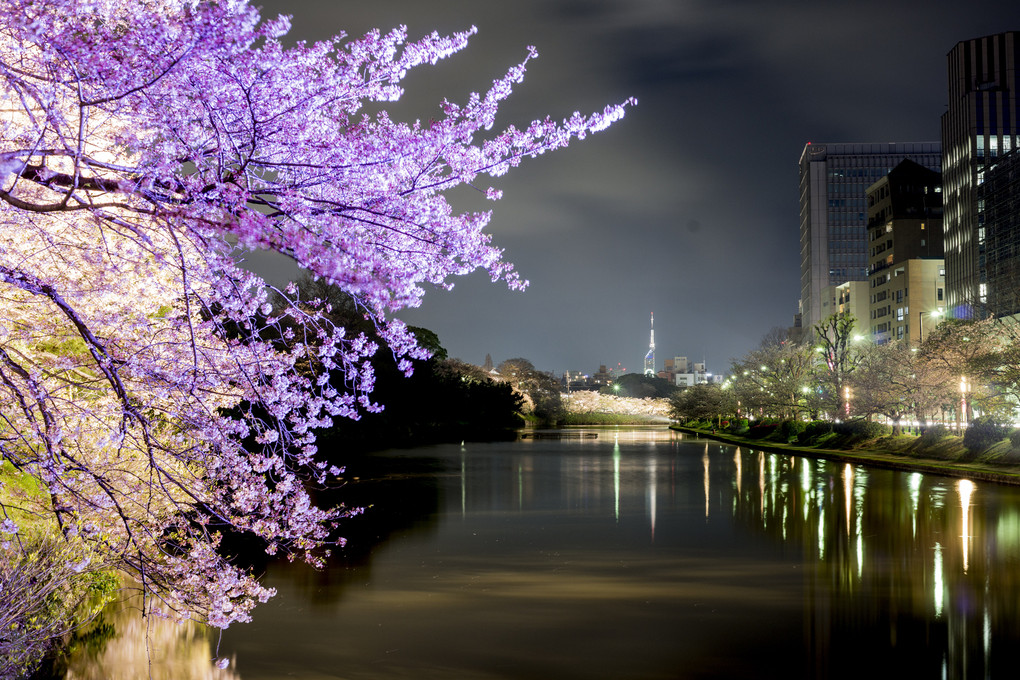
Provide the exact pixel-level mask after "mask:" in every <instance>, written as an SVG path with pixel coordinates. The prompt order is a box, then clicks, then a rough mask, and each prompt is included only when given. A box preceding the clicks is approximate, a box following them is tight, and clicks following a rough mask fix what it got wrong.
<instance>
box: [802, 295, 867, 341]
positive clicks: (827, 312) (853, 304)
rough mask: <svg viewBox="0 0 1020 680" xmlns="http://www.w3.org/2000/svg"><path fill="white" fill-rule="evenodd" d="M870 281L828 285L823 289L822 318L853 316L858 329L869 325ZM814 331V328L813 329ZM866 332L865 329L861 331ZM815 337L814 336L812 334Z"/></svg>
mask: <svg viewBox="0 0 1020 680" xmlns="http://www.w3.org/2000/svg"><path fill="white" fill-rule="evenodd" d="M869 309H870V308H869V307H868V282H867V281H844V282H843V283H841V284H839V285H837V286H826V287H825V288H823V289H822V318H821V319H820V321H821V320H824V319H826V318H828V317H829V316H832V315H833V314H835V315H836V316H852V317H853V318H855V319H856V320H857V328H858V329H866V328H867V327H868V313H869ZM811 332H812V333H814V329H813V328H812V329H811ZM861 332H864V331H861ZM810 337H811V338H812V339H814V336H813V335H812V336H810Z"/></svg>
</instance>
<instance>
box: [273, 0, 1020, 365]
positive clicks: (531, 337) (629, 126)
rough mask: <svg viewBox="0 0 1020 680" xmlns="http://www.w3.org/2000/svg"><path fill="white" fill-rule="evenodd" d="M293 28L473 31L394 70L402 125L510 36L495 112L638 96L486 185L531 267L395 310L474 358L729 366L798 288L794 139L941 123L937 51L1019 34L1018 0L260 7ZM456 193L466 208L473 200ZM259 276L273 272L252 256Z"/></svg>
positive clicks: (502, 239) (918, 135)
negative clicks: (514, 85)
mask: <svg viewBox="0 0 1020 680" xmlns="http://www.w3.org/2000/svg"><path fill="white" fill-rule="evenodd" d="M263 4H264V6H265V7H266V8H267V11H268V12H270V13H273V14H275V13H278V12H285V13H291V14H294V15H295V19H294V34H295V36H297V37H299V38H307V39H315V38H323V37H326V36H327V35H329V34H331V33H335V32H336V31H338V30H341V29H345V30H348V32H350V33H352V34H355V35H357V34H360V33H363V32H364V31H366V30H368V29H370V28H373V27H380V28H389V27H392V26H396V25H399V24H406V25H407V26H408V27H409V31H410V33H411V34H412V36H420V35H423V34H425V33H428V32H431V31H432V30H439V31H440V32H450V31H455V30H462V29H464V28H466V27H468V26H470V25H472V24H474V25H477V26H478V28H479V34H478V35H477V36H476V37H475V38H474V40H473V42H472V45H471V46H470V47H469V48H468V49H467V50H466V51H465V52H463V53H461V54H460V55H456V56H454V57H452V58H451V59H450V60H448V61H447V62H444V63H441V64H440V65H438V66H437V67H435V68H425V69H422V70H420V71H419V72H416V73H412V74H410V75H409V77H408V79H407V81H406V85H407V95H406V98H405V99H406V101H403V102H401V103H399V104H398V105H397V106H395V107H394V108H393V110H394V112H395V115H397V116H398V117H403V118H415V117H427V116H429V115H435V114H436V111H437V106H438V103H439V102H440V101H441V99H442V98H443V97H447V96H449V97H451V98H454V99H457V98H461V99H462V98H464V97H466V96H467V93H469V92H471V91H478V90H484V89H486V88H487V86H488V84H489V83H491V81H492V79H493V78H496V77H498V76H499V75H501V74H502V73H503V72H504V71H505V69H506V68H507V67H508V66H510V65H512V64H514V63H516V62H517V61H519V60H520V59H521V58H522V57H523V56H524V53H525V48H526V46H527V45H532V44H533V45H536V46H537V47H538V49H539V52H540V53H541V58H540V59H538V60H537V61H535V62H534V63H533V64H532V65H531V66H530V67H529V73H528V76H527V78H526V79H525V82H524V83H523V84H522V85H521V86H520V87H519V88H518V90H517V92H516V93H515V96H514V97H513V98H512V99H511V100H510V101H509V102H508V103H507V106H506V107H505V110H504V113H503V116H502V119H501V122H502V123H504V124H505V123H510V122H513V123H516V124H521V123H527V122H528V121H530V120H531V119H533V118H536V117H540V116H544V115H546V114H550V115H553V116H554V117H564V116H567V115H569V114H570V113H572V112H573V111H574V110H581V111H591V110H596V109H601V108H602V107H603V106H604V105H605V104H607V103H609V102H614V101H619V100H620V99H622V98H623V97H626V96H630V95H634V96H637V97H638V98H639V100H640V103H639V106H638V107H637V108H635V109H633V110H631V111H630V112H629V113H628V115H627V117H626V119H624V120H623V121H622V122H621V123H619V124H618V125H616V126H614V127H613V128H610V129H609V130H608V131H606V132H605V133H600V134H598V135H594V136H592V137H590V138H588V139H587V140H585V141H584V142H582V143H581V144H579V145H577V146H574V147H571V148H569V149H567V150H565V151H561V152H557V153H555V154H551V155H547V156H543V157H542V158H539V159H537V160H535V161H531V162H527V163H525V164H523V165H522V166H521V168H519V169H518V170H517V171H516V172H514V173H512V174H511V175H509V176H507V177H506V178H501V179H500V180H499V181H497V182H494V184H496V185H497V186H499V188H502V189H503V190H504V199H503V200H502V201H501V202H499V203H498V204H496V205H495V206H492V205H491V204H489V205H488V206H486V207H494V209H495V214H494V217H493V220H492V223H491V231H492V232H493V234H494V241H495V242H496V243H497V244H499V245H501V246H502V247H504V248H505V249H506V253H507V257H508V259H510V260H511V261H513V262H514V263H515V264H516V265H517V267H518V269H519V270H520V271H521V272H522V273H523V275H524V276H525V277H527V278H529V279H530V280H531V282H532V285H531V287H530V288H529V290H528V291H526V292H524V293H511V292H508V291H506V290H505V288H504V287H501V286H500V285H499V284H495V285H493V284H491V283H489V281H488V279H487V278H486V277H484V276H479V275H472V276H469V277H465V278H463V279H461V280H459V281H457V282H456V284H457V285H456V287H455V289H454V290H453V291H452V292H450V293H445V292H442V291H437V292H435V293H433V294H431V295H429V296H428V297H427V299H426V300H425V302H424V304H423V306H422V308H421V309H418V310H410V311H409V312H408V313H407V314H406V315H405V318H407V319H408V321H409V322H412V323H414V324H417V325H422V326H425V327H428V328H431V329H433V330H435V331H436V332H437V333H438V334H439V336H440V339H441V341H442V342H443V344H444V345H445V346H446V347H447V348H448V349H449V351H450V353H451V354H452V355H454V356H460V357H462V358H463V359H465V360H468V361H473V362H476V363H481V362H482V361H483V360H484V358H485V354H486V353H491V354H492V356H493V358H494V359H495V360H496V361H499V360H501V359H505V358H508V357H513V356H525V357H528V358H530V359H531V360H532V361H533V362H534V363H535V365H536V366H538V367H540V368H543V369H546V370H555V371H563V370H566V369H568V368H569V369H580V370H594V369H596V368H597V367H598V365H599V364H600V363H604V364H610V365H616V364H617V363H622V364H623V365H624V366H627V367H628V368H631V369H632V370H639V369H640V368H641V363H642V357H643V356H644V352H645V350H646V349H647V343H648V315H649V312H653V311H654V312H655V317H656V345H657V355H658V356H659V357H660V365H661V358H662V357H665V356H673V355H686V356H690V357H696V358H699V359H700V358H702V357H703V358H705V359H706V360H707V361H708V363H709V370H711V371H713V372H724V371H725V370H726V369H727V368H728V365H729V363H728V362H729V359H730V358H732V357H736V356H740V355H742V354H744V353H745V352H746V351H747V350H749V349H750V348H752V347H753V346H755V345H757V344H758V342H759V340H760V338H761V337H762V335H763V334H764V333H766V332H767V331H768V330H769V329H770V328H772V327H774V326H785V325H788V324H790V323H791V321H792V318H793V314H794V313H795V312H796V304H797V296H798V291H799V276H800V272H799V258H800V253H799V241H798V223H799V218H798V214H799V209H798V179H797V161H798V159H799V156H800V151H801V149H802V147H803V145H804V143H805V142H807V141H900V142H906V141H927V140H937V139H938V136H939V116H940V115H941V113H942V111H943V110H944V106H945V97H946V83H945V73H944V70H945V55H946V53H947V52H948V51H949V50H950V49H951V48H952V46H953V45H954V44H955V43H956V42H957V41H959V40H965V39H968V38H971V37H975V36H978V35H985V34H989V33H995V32H999V31H1004V30H1011V29H1020V3H1015V2H1004V1H1002V2H982V1H980V0H979V1H978V2H970V3H960V2H955V1H954V2H949V1H948V0H932V1H929V2H916V1H899V2H897V1H896V0H883V1H879V0H858V1H856V2H852V3H835V2H817V1H816V0H814V1H808V0H775V1H773V0H770V1H769V2H761V1H760V0H727V1H726V2H719V1H718V0H516V1H515V2H513V3H497V2H485V3H483V2H478V1H477V0H475V1H474V2H471V1H469V0H442V1H441V2H440V1H439V0H376V1H375V2H371V3H366V2H357V3H355V2H346V1H334V0H301V1H300V2H294V1H293V0H288V1H286V2H284V0H275V1H274V2H265V3H263ZM461 198H462V197H461V196H459V195H458V196H457V197H456V201H457V202H458V204H459V205H461V206H463V207H465V209H475V208H476V207H477V206H475V205H474V204H473V203H471V200H472V199H471V198H470V197H463V198H464V201H463V202H461ZM260 266H261V267H263V268H265V269H267V270H268V269H272V268H274V267H275V265H266V264H264V263H263V264H260Z"/></svg>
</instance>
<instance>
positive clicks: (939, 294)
mask: <svg viewBox="0 0 1020 680" xmlns="http://www.w3.org/2000/svg"><path fill="white" fill-rule="evenodd" d="M938 299H939V302H942V289H941V288H939V289H938Z"/></svg>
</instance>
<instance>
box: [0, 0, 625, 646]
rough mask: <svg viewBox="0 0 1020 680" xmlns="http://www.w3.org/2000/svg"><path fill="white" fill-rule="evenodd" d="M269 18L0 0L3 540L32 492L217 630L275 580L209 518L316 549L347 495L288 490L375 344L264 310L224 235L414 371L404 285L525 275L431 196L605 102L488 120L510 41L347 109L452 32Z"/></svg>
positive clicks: (342, 412)
mask: <svg viewBox="0 0 1020 680" xmlns="http://www.w3.org/2000/svg"><path fill="white" fill-rule="evenodd" d="M288 23H289V22H288V21H287V19H285V18H278V19H275V20H272V21H268V22H265V23H261V22H260V19H259V16H258V13H257V11H256V10H255V9H253V8H251V7H248V5H247V3H246V2H244V0H221V1H219V2H197V1H194V0H131V1H130V2H128V1H126V0H91V1H88V0H8V1H7V2H5V3H4V6H3V8H2V9H0V92H2V94H0V97H2V101H0V455H2V457H3V461H4V465H5V468H4V470H5V471H6V472H7V473H11V474H14V473H17V474H22V475H28V476H30V477H32V478H34V479H35V480H37V483H38V485H39V486H38V488H37V489H35V490H34V491H33V492H31V493H29V492H25V493H24V494H23V497H19V498H17V499H16V500H11V499H12V498H14V496H13V495H12V494H13V492H10V493H7V494H6V495H3V496H0V498H4V499H6V500H5V502H4V503H3V506H2V507H0V511H2V513H3V516H2V517H0V522H2V525H0V530H2V531H3V532H4V533H3V536H4V537H5V541H4V546H5V547H4V550H5V551H6V552H5V553H4V554H3V555H4V558H5V559H13V557H14V556H15V554H16V552H17V551H18V550H19V549H20V548H19V545H20V544H19V543H18V538H19V537H22V538H24V537H25V531H24V530H23V528H24V527H25V526H26V525H27V520H26V518H27V517H30V516H33V515H41V514H48V515H50V516H52V517H53V519H54V520H55V523H56V525H57V526H58V527H59V531H60V533H61V534H62V536H63V540H64V541H65V542H66V543H67V544H68V545H70V546H73V548H74V550H73V554H74V559H75V562H74V564H73V565H71V566H73V567H74V568H75V569H86V568H95V567H96V566H106V565H109V566H114V567H118V568H122V569H126V570H128V571H129V572H131V573H133V574H134V575H136V576H137V577H138V579H139V580H140V582H141V583H142V585H143V587H144V589H145V592H146V593H148V594H149V596H150V597H154V598H155V600H153V601H154V602H157V603H158V607H157V609H159V610H161V612H162V613H164V614H165V615H168V616H172V617H175V616H182V617H183V616H188V617H198V618H203V619H205V620H207V621H208V622H209V623H211V624H213V625H216V626H221V627H225V626H227V625H229V624H230V623H231V622H232V621H238V620H246V619H247V618H248V615H249V612H250V610H251V608H252V607H253V606H254V605H255V604H256V603H257V602H258V601H263V600H265V599H266V598H267V597H269V596H270V595H271V594H272V593H271V592H270V591H269V590H267V589H265V588H263V587H262V586H260V585H259V584H258V582H257V581H256V580H255V579H254V578H253V577H252V576H251V575H249V574H248V573H246V572H245V571H243V570H241V569H238V568H237V567H235V566H234V565H232V564H231V563H230V562H229V561H227V560H225V559H224V558H223V557H222V556H221V555H220V554H219V553H218V552H217V546H218V544H219V542H220V540H221V538H220V537H221V532H223V531H226V530H229V531H241V532H250V533H252V534H254V535H256V536H259V537H261V538H263V539H264V540H265V541H266V542H267V545H268V551H269V552H270V553H274V552H280V553H282V554H286V555H289V556H291V557H292V558H301V559H307V560H310V561H312V562H316V561H317V560H319V559H321V557H322V555H323V552H322V549H323V548H324V546H328V545H329V544H330V543H331V542H333V541H334V540H335V539H333V538H332V537H333V536H334V534H333V531H334V528H335V526H336V524H337V522H338V521H340V520H342V519H343V518H344V517H346V516H348V515H349V514H350V513H351V512H355V511H356V510H354V509H350V508H344V507H338V508H321V509H320V508H317V507H315V506H314V505H313V504H312V503H311V502H310V499H309V496H308V494H307V492H306V488H305V484H304V482H305V481H306V479H311V480H312V481H314V482H318V483H327V482H328V481H329V480H330V479H331V478H332V477H333V476H334V475H336V474H338V473H339V472H340V470H339V469H338V468H336V467H333V466H331V465H329V464H327V463H325V462H323V461H322V460H321V458H320V457H319V456H318V455H317V451H316V447H315V434H314V432H315V430H316V429H317V428H321V427H324V426H327V425H329V423H330V422H331V421H332V419H333V418H335V417H354V418H356V417H358V415H359V414H361V413H364V412H366V411H374V410H378V409H379V408H380V406H378V405H377V404H375V403H373V401H372V399H371V396H370V393H371V390H372V384H373V373H372V368H371V365H370V364H369V363H368V359H369V357H371V356H372V355H373V353H375V352H376V350H377V347H376V345H375V344H374V343H373V342H371V341H369V340H368V339H367V338H366V337H365V336H363V335H357V334H354V333H348V332H346V331H345V329H344V328H340V327H337V326H336V325H334V324H332V323H331V322H330V321H329V315H328V309H327V308H326V306H325V304H319V303H317V302H316V301H314V300H298V299H297V292H296V289H294V288H291V289H289V290H285V291H279V292H280V293H281V295H282V299H283V300H284V304H283V305H282V306H276V307H274V306H273V305H272V304H270V299H271V298H270V296H269V290H268V287H267V286H266V284H265V283H264V282H263V281H262V280H261V279H260V278H259V277H257V276H255V275H253V274H251V273H248V272H245V271H243V270H241V269H239V268H238V266H237V265H236V257H237V254H238V252H241V251H243V250H246V249H248V250H254V249H265V250H272V251H277V252H279V253H283V254H284V255H286V256H289V257H290V258H292V259H293V260H294V261H295V262H296V263H297V264H298V265H300V266H301V267H303V268H305V269H307V270H308V271H310V272H311V273H312V274H313V275H315V276H318V277H321V278H322V279H324V280H325V281H327V282H329V283H331V284H335V285H337V286H339V287H340V288H341V289H342V290H343V291H344V292H345V293H347V294H348V295H349V296H351V298H352V299H353V300H355V302H356V304H357V305H358V306H359V307H360V309H361V311H362V313H363V314H364V315H365V317H366V318H367V319H368V320H369V321H370V322H371V323H372V324H373V325H374V326H375V327H376V329H377V330H376V332H377V335H378V336H379V337H380V338H382V340H383V341H384V342H385V343H386V345H387V346H388V348H389V349H390V350H391V351H392V352H393V353H394V355H395V356H396V357H397V358H398V360H399V361H400V363H401V367H402V369H403V370H405V371H409V370H410V365H411V364H410V360H411V359H414V358H423V357H424V356H425V355H426V352H425V351H424V350H421V349H419V348H417V347H416V345H415V342H414V338H413V336H412V335H411V334H410V333H408V331H407V329H406V327H405V326H404V325H403V324H402V323H400V322H399V321H397V320H394V319H393V318H392V316H391V315H392V314H393V313H394V312H397V311H398V310H400V309H402V308H406V307H408V306H415V305H417V304H418V303H419V301H420V299H421V296H422V294H423V291H424V288H423V286H424V284H433V285H436V286H440V287H448V286H449V285H450V284H449V278H450V277H451V276H454V275H461V274H465V273H468V272H470V271H473V270H475V269H478V268H482V269H484V270H486V271H487V272H488V273H489V274H490V275H491V278H492V279H493V280H494V281H495V280H503V281H505V282H506V283H507V284H508V285H509V286H510V287H511V288H520V287H522V286H523V285H525V282H524V281H522V280H520V279H519V278H518V276H517V274H516V273H515V272H514V271H513V269H512V267H511V266H510V265H509V264H508V263H506V262H505V261H504V260H503V259H502V256H501V251H500V250H499V249H498V248H496V247H494V246H492V245H491V243H490V237H489V235H488V234H486V233H485V232H484V231H483V229H484V227H485V226H486V224H487V222H488V219H489V213H488V212H480V213H459V212H457V211H456V210H454V209H453V207H452V206H451V205H449V203H448V202H447V201H446V199H445V198H444V192H446V191H447V190H448V189H451V188H452V187H455V186H458V185H462V184H472V185H473V183H474V182H475V181H476V180H478V179H479V178H480V176H483V175H489V176H499V175H501V174H503V173H505V172H506V171H507V170H509V169H510V168H512V167H514V166H516V165H517V164H518V163H519V162H520V161H521V160H522V159H523V158H525V157H528V156H534V155H536V154H540V153H543V152H545V151H547V150H551V149H555V148H559V147H562V146H565V145H566V144H567V143H568V142H569V141H570V140H571V139H572V138H582V137H584V136H585V135H586V134H588V133H590V132H594V131H598V130H601V129H603V128H605V127H606V126H608V125H609V124H611V123H612V122H613V121H615V120H617V119H619V118H620V117H621V116H622V115H623V106H622V105H621V106H612V107H608V108H607V109H606V110H605V111H603V112H601V113H597V114H594V115H592V116H590V117H584V116H581V115H579V114H575V115H574V116H573V117H571V118H570V119H569V120H566V121H563V122H562V123H556V122H553V121H550V120H540V121H536V122H534V123H532V124H531V125H529V126H528V127H527V128H525V129H516V128H513V127H511V128H508V129H507V130H505V131H503V132H501V133H487V131H488V130H489V129H490V128H491V127H492V126H493V123H494V119H495V115H496V111H497V107H498V105H499V104H500V102H501V101H503V100H504V99H505V98H506V97H507V96H508V95H509V94H510V92H511V89H512V86H513V85H514V84H515V83H517V82H519V81H520V80H521V78H522V77H523V75H524V70H525V64H524V63H522V64H520V65H519V66H516V67H514V68H512V69H510V71H509V72H508V73H507V74H506V75H505V76H504V77H502V78H499V79H498V80H496V81H495V82H494V83H493V85H492V87H491V89H489V90H488V92H486V93H485V94H481V95H472V96H470V97H469V98H468V100H467V101H466V102H464V103H460V104H458V103H454V102H449V101H444V102H442V115H441V116H439V117H437V118H436V119H434V120H431V121H429V122H415V123H411V124H405V123H399V122H396V121H394V120H391V119H390V117H389V116H388V115H387V114H386V113H385V111H380V112H378V113H365V112H364V111H363V105H365V104H373V103H375V102H387V101H393V100H396V99H397V98H398V97H399V96H400V95H401V89H400V81H401V80H402V78H403V77H404V76H405V74H406V72H407V71H408V70H409V69H411V68H413V67H415V66H418V65H421V64H425V63H435V62H436V61H438V60H440V59H443V58H446V57H448V56H450V55H451V54H453V53H455V52H457V51H459V50H461V49H463V48H464V47H465V46H466V45H467V41H468V38H469V36H470V35H471V34H472V33H473V30H469V31H466V32H464V33H460V34H456V35H453V36H450V37H441V36H439V35H436V34H433V35H431V36H429V37H426V38H424V39H423V40H420V41H418V42H407V41H406V31H405V30H404V29H398V30H394V31H392V32H390V33H379V32H372V33H369V34H367V35H366V36H364V37H363V38H360V39H357V40H351V41H349V42H344V40H345V39H344V38H343V37H341V38H338V39H336V40H332V41H326V42H322V43H316V44H313V45H305V44H298V45H297V46H295V47H292V48H284V47H283V45H282V44H281V42H280V38H281V37H282V36H284V34H285V33H286V31H287V29H288ZM533 56H535V55H534V51H533V50H531V53H530V56H529V57H528V59H530V58H531V57H533ZM526 62H527V60H525V63H526ZM628 103H632V102H628ZM373 110H378V107H375V108H374V109H373ZM481 190H482V191H483V192H484V193H485V194H486V195H487V196H488V198H490V199H494V200H495V199H498V198H499V192H498V191H497V190H495V189H493V188H489V187H482V188H481ZM337 373H339V374H342V375H343V376H344V377H345V380H346V382H345V386H344V387H343V388H342V389H337V388H335V387H333V386H331V382H330V380H329V377H330V375H335V374H337ZM333 384H335V383H333ZM8 491H9V489H8ZM19 526H20V527H22V530H21V532H20V533H18V532H19Z"/></svg>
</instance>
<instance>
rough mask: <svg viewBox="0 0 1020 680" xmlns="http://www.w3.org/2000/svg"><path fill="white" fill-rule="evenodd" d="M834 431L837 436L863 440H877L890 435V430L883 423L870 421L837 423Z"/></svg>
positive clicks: (833, 428) (833, 427)
mask: <svg viewBox="0 0 1020 680" xmlns="http://www.w3.org/2000/svg"><path fill="white" fill-rule="evenodd" d="M832 431H833V432H835V433H837V434H844V435H851V436H855V437H859V438H861V439H875V438H877V437H881V436H883V435H886V434H889V431H890V430H889V428H888V427H887V426H885V425H883V424H882V423H873V422H871V421H868V420H848V421H846V422H843V423H836V424H834V425H833V426H832Z"/></svg>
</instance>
